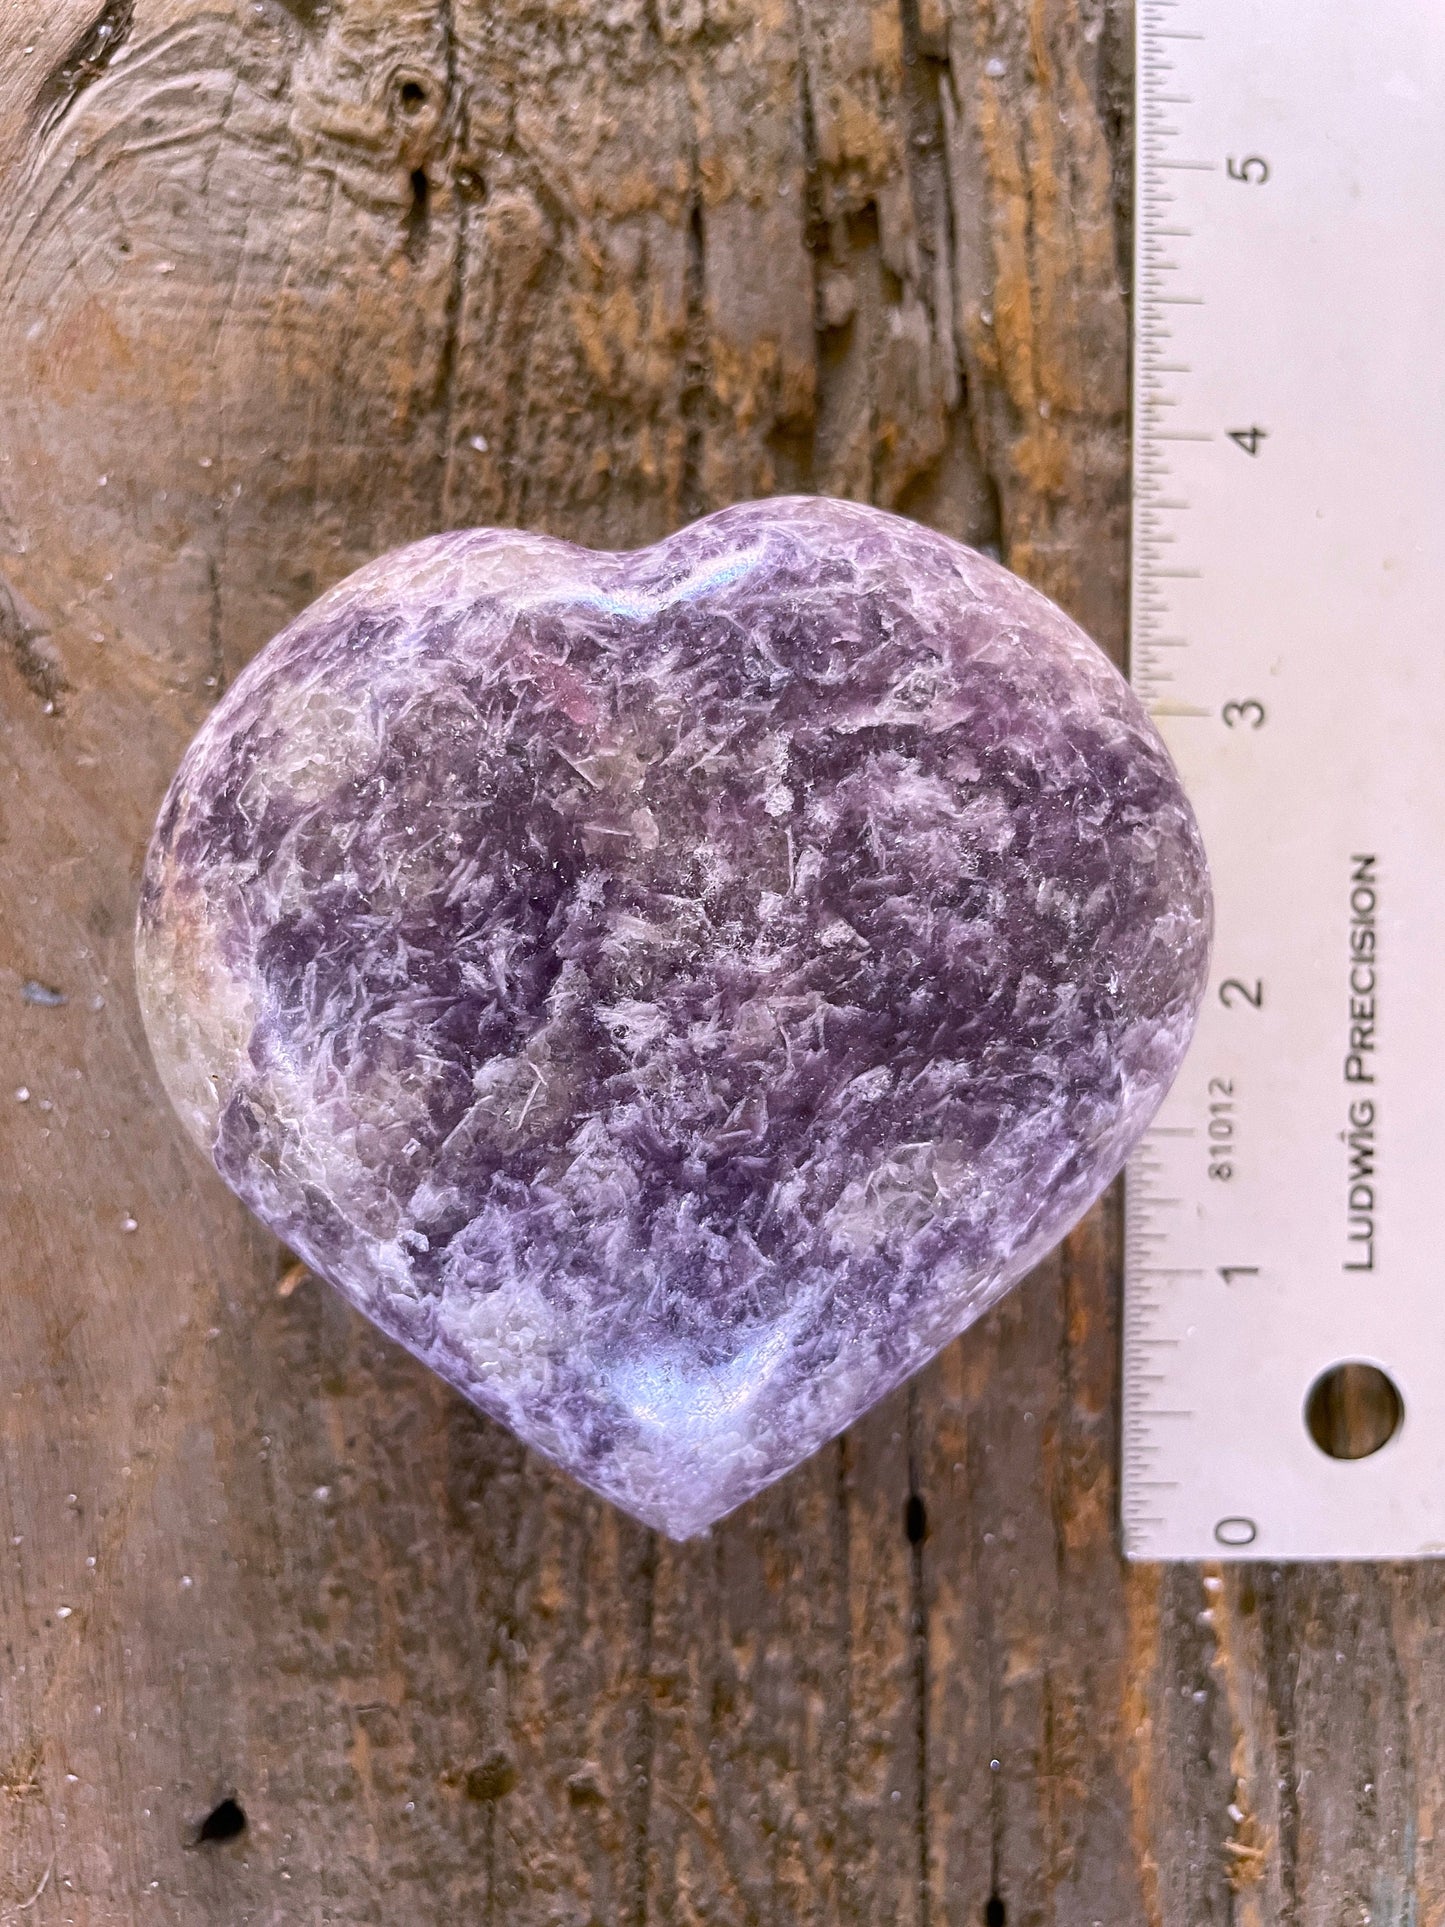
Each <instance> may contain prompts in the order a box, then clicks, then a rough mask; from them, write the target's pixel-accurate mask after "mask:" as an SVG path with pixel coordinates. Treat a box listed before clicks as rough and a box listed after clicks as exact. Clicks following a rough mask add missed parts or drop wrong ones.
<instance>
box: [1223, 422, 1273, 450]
mask: <svg viewBox="0 0 1445 1927" xmlns="http://www.w3.org/2000/svg"><path fill="white" fill-rule="evenodd" d="M1228 434H1229V439H1230V440H1231V441H1232V442H1234V443H1235V444H1236V445H1237V446H1238V447H1240V448H1242V449H1243V450H1244V452H1245V454H1246V455H1257V454H1258V453H1259V445H1260V443H1261V442H1264V441H1268V440H1269V430H1268V429H1267V428H1260V427H1258V426H1255V427H1254V428H1231V429H1229V430H1228Z"/></svg>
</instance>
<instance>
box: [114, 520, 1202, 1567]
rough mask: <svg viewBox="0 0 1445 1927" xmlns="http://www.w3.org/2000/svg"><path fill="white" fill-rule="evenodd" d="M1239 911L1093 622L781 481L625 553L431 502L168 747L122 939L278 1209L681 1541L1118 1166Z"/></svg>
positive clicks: (875, 1391) (891, 1370)
mask: <svg viewBox="0 0 1445 1927" xmlns="http://www.w3.org/2000/svg"><path fill="white" fill-rule="evenodd" d="M1209 923H1210V904H1209V889H1208V882H1207V878H1206V873H1205V866H1204V858H1203V854H1202V851H1201V848H1200V843H1199V837H1198V833H1197V830H1196V828H1195V824H1194V819H1193V817H1192V815H1191V813H1190V810H1189V806H1188V804H1187V803H1186V801H1185V799H1184V796H1183V794H1182V793H1181V791H1180V788H1179V784H1178V780H1177V778H1176V776H1175V774H1174V771H1173V768H1172V767H1171V765H1170V762H1169V759H1168V757H1167V755H1166V753H1165V751H1164V749H1163V746H1162V745H1161V743H1160V742H1159V739H1158V737H1157V736H1156V735H1155V733H1154V731H1153V729H1152V728H1151V726H1150V724H1149V722H1148V720H1147V718H1146V717H1145V715H1144V714H1143V712H1142V710H1141V709H1140V707H1139V705H1138V703H1137V702H1136V700H1135V698H1134V697H1133V695H1132V694H1131V693H1130V691H1129V689H1128V687H1127V686H1126V685H1125V683H1124V682H1123V680H1122V679H1121V678H1120V677H1119V676H1118V674H1117V673H1116V672H1115V671H1114V669H1113V668H1112V667H1111V666H1110V664H1109V663H1108V662H1107V661H1106V660H1105V658H1104V656H1103V655H1102V654H1101V653H1100V652H1099V650H1098V649H1096V648H1095V646H1094V645H1093V644H1092V643H1091V642H1090V641H1089V640H1088V639H1087V638H1086V637H1085V636H1084V635H1083V634H1082V633H1081V632H1080V630H1078V629H1077V628H1076V627H1075V626H1074V624H1073V623H1071V622H1070V621H1069V620H1068V619H1067V618H1066V617H1065V616H1064V615H1062V614H1061V613H1060V611H1059V610H1058V609H1056V608H1055V607H1054V606H1053V605H1052V604H1051V603H1049V602H1047V601H1046V600H1045V599H1044V598H1043V597H1042V596H1041V595H1039V594H1037V593H1036V592H1035V591H1034V590H1032V589H1030V588H1028V587H1027V586H1026V585H1025V584H1024V583H1022V582H1020V581H1018V580H1017V579H1016V578H1015V577H1013V576H1011V575H1010V574H1009V573H1008V572H1007V571H1006V570H1004V569H1002V568H1000V567H998V566H997V565H996V564H995V563H993V562H990V561H988V560H986V559H985V558H984V557H982V556H980V555H977V554H974V553H973V552H972V551H971V550H969V549H966V548H964V547H962V546H961V545H959V544H958V543H956V542H952V541H949V540H947V539H946V538H944V537H942V536H939V535H935V534H931V533H929V532H928V531H926V530H924V529H921V528H918V527H916V526H914V525H913V524H911V523H909V522H906V521H903V520H900V519H899V518H897V517H895V516H891V515H885V514H882V513H880V512H879V511H877V510H874V509H867V508H862V507H857V506H854V505H852V504H849V503H843V502H831V501H819V500H810V499H786V500H778V501H768V502H754V503H749V504H746V505H743V506H741V507H737V508H731V509H725V510H724V511H723V512H722V513H721V514H718V515H712V516H709V517H707V518H706V519H705V520H703V521H701V522H697V523H694V524H693V525H692V526H691V527H690V528H686V529H684V530H682V531H681V533H679V534H677V535H674V536H672V537H670V538H669V539H668V540H667V541H665V542H660V543H658V544H657V545H656V546H655V547H654V548H650V549H643V550H639V551H637V552H636V553H632V554H625V555H618V554H593V553H591V552H589V551H587V550H584V549H578V548H574V547H571V546H569V545H568V544H566V543H564V542H557V541H553V540H551V539H549V538H548V537H545V536H541V535H532V534H523V533H517V532H514V531H499V530H493V529H477V530H470V531H465V532H460V533H455V534H449V535H441V536H436V537H433V538H432V539H431V540H428V541H424V542H418V543H416V544H414V545H413V546H412V547H410V548H407V549H403V550H401V551H399V552H398V553H396V554H394V555H390V556H386V557H383V558H382V560H380V561H379V562H376V563H373V564H372V565H371V566H370V567H368V568H365V569H362V570H361V571H360V572H359V573H358V574H356V575H354V576H352V577H350V578H349V579H348V580H347V581H345V582H343V583H341V584H340V585H339V587H337V588H335V589H333V590H331V591H330V593H329V594H327V595H325V596H323V597H322V598H321V600H320V601H319V602H316V603H315V604H313V606H312V607H311V608H309V609H307V610H306V611H305V612H304V613H303V614H302V615H300V616H299V617H298V618H297V619H296V621H295V622H293V623H292V624H291V626H290V627H289V628H288V629H286V630H284V631H283V632H282V634H281V635H279V636H278V637H277V638H276V640H275V641H274V642H272V643H271V645H270V646H269V648H267V649H265V650H264V651H263V652H262V653H261V655H260V656H258V657H257V658H256V660H255V661H254V662H253V663H252V664H251V665H250V667H249V668H248V669H247V670H246V671H245V673H244V674H243V675H242V676H240V677H239V678H238V680H237V682H236V683H235V685H234V687H233V688H232V689H231V690H230V691H229V692H228V694H227V695H226V697H225V698H224V700H223V701H222V702H221V703H220V704H219V706H218V707H217V708H216V710H215V711H214V713H213V714H212V716H211V717H210V719H209V720H208V722H207V723H206V725H205V727H204V728H203V729H202V730H201V732H200V734H199V735H198V736H197V738H196V740H195V742H194V743H193V744H192V745H191V747H190V749H189V751H188V752H187V754H186V757H185V760H184V762H183V763H182V765H181V768H180V771H179V773H178V774H177V776H176V779H175V782H174V783H173V785H172V787H171V791H170V794H169V796H168V797H167V799H166V803H165V806H164V809H163V811H162V814H161V818H160V822H159V824H158V826H157V829H156V834H155V840H154V842H153V845H152V847H151V852H150V856H149V860H148V863H147V867H146V874H145V884H144V892H143V900H142V907H141V918H140V931H139V979H140V989H141V996H142V1003H143V1008H144V1011H145V1017H146V1024H147V1027H148V1030H149V1033H150V1038H151V1043H152V1046H153V1049H154V1052H155V1057H156V1062H157V1064H158V1066H159V1068H160V1071H161V1075H162V1077H163V1079H164V1081H165V1084H166V1088H167V1090H168V1091H169V1093H170V1096H171V1098H172V1100H173V1102H174V1104H175V1106H176V1109H177V1111H178V1112H179V1113H180V1116H181V1118H182V1119H183V1120H184V1122H185V1124H186V1126H187V1128H188V1129H189V1131H190V1132H191V1134H192V1135H193V1136H194V1137H195V1139H196V1141H197V1142H198V1143H199V1144H200V1145H201V1146H202V1148H203V1149H204V1150H205V1151H206V1153H207V1154H208V1155H209V1156H210V1157H211V1159H212V1160H213V1161H214V1163H215V1165H216V1168H217V1169H218V1170H219V1171H220V1173H221V1175H222V1177H223V1178H224V1179H225V1180H226V1182H227V1183H228V1184H229V1185H231V1186H232V1188H233V1189H234V1190H235V1191H236V1192H237V1193H238V1194H239V1196H240V1197H242V1198H243V1199H244V1200H245V1201H246V1203H247V1204H248V1205H249V1206H250V1207H251V1209H252V1210H253V1211H255V1212H256V1213H257V1214H258V1215H259V1216H260V1217H261V1218H262V1219H264V1221H265V1222H266V1223H267V1224H268V1225H269V1226H271V1228H272V1229H273V1230H274V1231H275V1232H276V1233H277V1235H278V1236H279V1237H281V1238H282V1239H284V1240H285V1242H286V1243H287V1244H288V1245H290V1246H291V1247H292V1249H293V1250H295V1251H296V1252H298V1253H299V1254H300V1255H301V1256H302V1257H303V1258H304V1259H305V1260H306V1262H307V1264H309V1265H310V1266H312V1267H313V1268H314V1269H315V1270H316V1271H317V1272H319V1273H320V1274H321V1275H322V1276H323V1277H325V1278H327V1279H329V1280H330V1281H331V1283H332V1284H333V1285H335V1286H336V1288H337V1289H338V1290H339V1291H341V1292H342V1293H343V1294H344V1295H345V1296H346V1297H347V1298H348V1299H349V1300H350V1301H351V1303H352V1304H354V1305H356V1306H357V1307H358V1308H359V1309H360V1310H361V1311H364V1312H365V1313H366V1314H367V1316H368V1317H370V1318H372V1319H374V1320H375V1321H376V1323H377V1324H378V1325H379V1326H380V1327H381V1328H382V1330H383V1331H385V1332H388V1333H389V1334H390V1335H391V1336H392V1337H393V1338H395V1339H397V1340H398V1341H399V1342H400V1343H401V1344H403V1345H405V1346H407V1347H408V1348H409V1349H410V1350H411V1351H413V1352H414V1353H415V1354H416V1355H417V1356H418V1357H419V1358H421V1359H424V1360H425V1361H426V1363H427V1364H428V1365H430V1366H431V1367H432V1368H433V1369H434V1370H435V1371H437V1372H439V1373H440V1374H441V1376H442V1377H443V1378H445V1379H447V1380H449V1381H450V1383H451V1384H453V1385H455V1386H456V1387H457V1388H458V1389H459V1390H460V1391H461V1392H463V1393H464V1394H465V1395H466V1396H467V1397H468V1398H469V1399H472V1400H473V1401H474V1402H475V1403H476V1404H477V1405H479V1406H480V1407H481V1408H482V1409H483V1410H484V1411H486V1412H489V1413H491V1414H492V1415H493V1416H494V1417H496V1418H498V1419H500V1420H502V1421H503V1422H504V1423H505V1424H507V1425H509V1426H511V1427H512V1428H513V1430H514V1431H515V1432H517V1433H518V1434H519V1435H520V1436H521V1437H522V1438H523V1439H525V1440H526V1441H527V1443H528V1444H529V1445H532V1446H535V1447H536V1448H537V1449H538V1450H539V1451H541V1452H544V1453H545V1454H547V1456H548V1457H550V1458H552V1459H554V1460H556V1461H557V1462H558V1464H560V1465H563V1466H565V1467H566V1468H567V1469H568V1470H569V1471H571V1472H572V1473H574V1474H575V1475H576V1476H577V1477H578V1478H579V1479H581V1480H583V1481H584V1482H585V1483H586V1484H587V1485H589V1486H591V1487H593V1488H594V1490H596V1491H598V1492H600V1493H603V1494H605V1495H606V1496H607V1497H608V1498H609V1499H612V1500H614V1501H615V1502H616V1503H617V1504H618V1505H620V1506H622V1507H624V1508H625V1509H626V1510H627V1511H629V1512H631V1513H633V1514H635V1515H636V1517H638V1518H639V1519H642V1520H645V1521H647V1522H648V1523H650V1524H653V1525H656V1526H659V1527H661V1528H662V1529H663V1530H664V1531H665V1532H668V1533H670V1534H672V1535H673V1536H674V1537H678V1538H681V1537H685V1536H687V1535H688V1534H691V1533H696V1532H698V1531H701V1530H702V1529H703V1528H704V1527H706V1526H707V1525H708V1524H709V1523H710V1522H711V1521H713V1520H715V1519H717V1518H719V1517H720V1516H721V1515H722V1514H724V1513H725V1512H728V1511H730V1510H731V1509H732V1508H733V1507H734V1506H736V1505H738V1504H740V1503H741V1502H742V1501H743V1500H744V1499H746V1498H748V1497H749V1496H750V1495H751V1494H752V1493H755V1492H757V1491H758V1490H759V1489H760V1488H761V1487H763V1486H765V1485H767V1484H768V1483H769V1482H770V1481H771V1480H773V1479H776V1478H778V1477H779V1476H780V1474H782V1473H784V1472H786V1471H787V1470H788V1468H789V1467H790V1466H793V1465H796V1464H797V1463H798V1461H799V1460H800V1459H803V1458H804V1457H806V1456H807V1454H809V1453H810V1452H812V1451H814V1450H815V1449H816V1448H817V1447H818V1446H819V1445H821V1444H822V1443H823V1441H824V1440H826V1439H828V1438H830V1437H832V1436H833V1435H834V1434H835V1433H836V1432H838V1431H839V1430H841V1428H842V1427H844V1426H846V1425H847V1424H848V1423H849V1422H850V1421H851V1420H853V1419H855V1418H857V1417H858V1415H859V1414H860V1413H861V1412H863V1411H865V1410H866V1409H867V1408H868V1407H869V1406H870V1405H872V1404H873V1403H874V1401H875V1400H876V1399H878V1398H880V1397H882V1395H883V1394H884V1393H885V1392H887V1391H888V1390H889V1389H890V1388H891V1387H893V1386H895V1385H897V1384H898V1383H899V1382H900V1380H902V1379H904V1378H905V1377H907V1375H908V1374H909V1373H910V1372H912V1371H914V1370H916V1369H917V1367H918V1366H920V1365H921V1364H922V1363H923V1362H924V1361H925V1360H926V1359H927V1358H929V1357H930V1356H931V1355H932V1354H933V1353H934V1352H936V1351H937V1350H938V1348H939V1347H940V1346H941V1345H943V1344H945V1343H946V1342H947V1341H948V1340H949V1339H951V1338H952V1337H954V1336H955V1334H956V1333H958V1332H960V1331H961V1330H962V1329H963V1328H964V1327H965V1326H966V1325H968V1324H969V1323H971V1322H972V1320H974V1319H975V1318H977V1317H978V1316H979V1314H980V1313H981V1312H982V1311H983V1310H984V1309H985V1307H986V1306H988V1305H990V1304H992V1303H993V1301H994V1300H995V1299H996V1298H998V1296H999V1295H1000V1293H1002V1292H1003V1291H1004V1290H1005V1289H1006V1288H1007V1287H1008V1286H1009V1285H1010V1284H1011V1283H1013V1282H1014V1280H1015V1279H1017V1278H1018V1277H1019V1276H1020V1275H1021V1274H1022V1273H1023V1272H1024V1271H1025V1270H1027V1269H1028V1267H1029V1266H1030V1265H1032V1264H1033V1263H1034V1262H1035V1261H1036V1260H1037V1259H1038V1258H1039V1257H1041V1256H1042V1255H1043V1253H1044V1252H1045V1251H1046V1250H1047V1249H1048V1248H1049V1246H1050V1245H1052V1244H1053V1243H1054V1242H1055V1241H1056V1240H1057V1239H1058V1238H1059V1237H1060V1236H1061V1235H1062V1234H1063V1232H1065V1231H1066V1230H1067V1229H1068V1227H1069V1226H1070V1224H1072V1223H1073V1221H1074V1220H1075V1219H1076V1218H1077V1217H1078V1216H1079V1214H1080V1213H1081V1212H1082V1211H1083V1210H1084V1209H1085V1208H1086V1207H1087V1206H1088V1204H1089V1203H1090V1202H1091V1201H1092V1200H1093V1199H1094V1198H1095V1197H1097V1195H1098V1194H1099V1192H1100V1191H1101V1190H1102V1188H1103V1187H1104V1186H1105V1185H1106V1184H1107V1183H1108V1182H1109V1180H1110V1179H1111V1178H1112V1177H1113V1176H1114V1174H1115V1173H1116V1172H1117V1171H1118V1169H1119V1167H1120V1165H1121V1163H1122V1162H1123V1160H1124V1158H1125V1156H1126V1154H1127V1153H1128V1151H1129V1149H1130V1147H1131V1146H1132V1145H1133V1144H1134V1143H1135V1141H1136V1140H1137V1138H1138V1137H1139V1134H1140V1132H1141V1131H1142V1130H1143V1129H1144V1127H1145V1126H1146V1124H1147V1123H1148V1121H1149V1119H1150V1117H1151V1115H1152V1114H1153V1112H1154V1109H1155V1107H1156V1105H1157V1104H1158V1103H1159V1100H1160V1098H1161V1097H1162V1096H1163V1094H1164V1091H1165V1089H1166V1088H1167V1086H1168V1084H1169V1082H1170V1080H1171V1078H1172V1077H1173V1076H1174V1073H1175V1071H1176V1069H1177V1068H1178V1065H1179V1062H1180V1059H1181V1057H1182V1056H1183V1053H1184V1049H1185V1046H1186V1044H1187V1042H1188V1039H1189V1035H1190V1031H1191V1028H1192V1025H1193V1021H1194V1016H1195V1012H1196V1009H1197V1006H1198V1001H1199V997H1200V993H1201V988H1202V984H1203V980H1204V972H1205V968H1206V960H1207V952H1208V941H1209Z"/></svg>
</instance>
